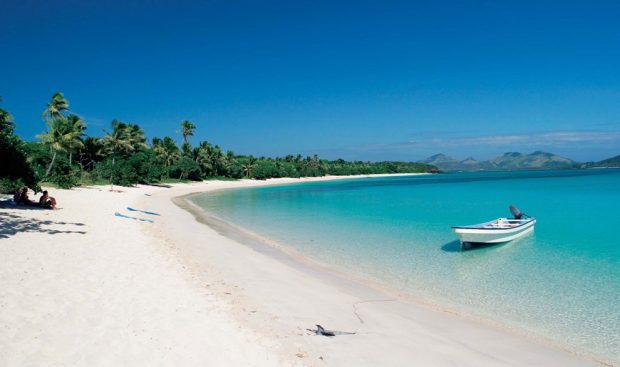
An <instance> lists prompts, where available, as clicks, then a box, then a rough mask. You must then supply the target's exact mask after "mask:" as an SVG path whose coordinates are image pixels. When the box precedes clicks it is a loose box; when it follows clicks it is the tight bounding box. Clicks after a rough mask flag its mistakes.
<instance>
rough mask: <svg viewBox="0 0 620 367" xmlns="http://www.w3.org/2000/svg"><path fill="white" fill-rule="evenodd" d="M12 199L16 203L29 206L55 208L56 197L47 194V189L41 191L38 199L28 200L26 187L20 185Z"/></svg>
mask: <svg viewBox="0 0 620 367" xmlns="http://www.w3.org/2000/svg"><path fill="white" fill-rule="evenodd" d="M13 200H14V201H15V203H16V204H23V205H30V206H39V207H41V208H44V209H56V199H55V198H53V197H51V196H49V193H48V192H47V190H45V191H43V195H41V198H39V201H38V202H37V201H35V200H30V198H29V197H28V188H27V187H20V188H19V189H17V191H15V194H13Z"/></svg>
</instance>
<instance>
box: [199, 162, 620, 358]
mask: <svg viewBox="0 0 620 367" xmlns="http://www.w3.org/2000/svg"><path fill="white" fill-rule="evenodd" d="M192 200H193V201H194V202H195V203H196V204H198V205H200V206H201V207H203V208H204V209H205V210H206V211H208V212H210V213H212V214H214V215H215V216H217V217H219V218H221V219H224V220H226V221H230V222H233V223H236V224H238V225H241V226H243V227H245V228H248V229H250V230H252V231H254V232H256V233H258V234H260V235H263V236H266V237H269V238H271V239H274V240H276V241H278V242H279V243H281V244H284V245H286V246H290V247H292V248H294V249H296V250H298V251H299V252H301V253H302V254H304V255H307V256H309V257H311V258H314V259H316V260H318V261H321V262H323V263H326V264H329V265H331V266H333V267H335V268H337V269H339V270H342V271H346V272H349V273H355V274H357V275H363V276H366V277H370V278H373V279H374V280H377V281H379V282H381V283H384V284H386V285H389V286H390V287H392V288H396V289H398V290H401V291H404V292H408V293H410V294H412V295H414V296H416V297H418V298H425V299H428V300H431V301H433V302H437V303H440V304H444V305H447V306H449V307H454V308H458V309H460V310H465V311H467V312H468V313H473V314H476V315H479V316H482V317H485V318H490V319H493V320H496V321H499V322H502V323H504V324H507V325H512V326H517V327H519V328H521V329H524V330H526V331H528V332H531V333H533V334H536V335H538V336H542V337H545V338H549V339H552V340H554V341H555V342H557V343H560V344H562V345H565V346H569V347H571V348H576V349H578V350H581V351H586V352H590V353H593V354H595V355H598V356H601V357H603V358H605V359H608V360H611V361H615V362H618V361H620V240H619V237H618V235H617V232H618V230H620V170H574V171H527V172H523V171H522V172H476V173H453V174H441V175H424V176H408V177H402V176H401V177H389V178H366V179H355V180H343V181H331V182H319V183H304V184H296V185H286V186H271V187H262V188H251V189H238V190H229V191H222V192H218V193H209V194H203V195H200V196H196V197H194V198H193V199H192ZM509 204H515V205H517V206H518V207H519V208H520V209H522V210H523V211H524V212H526V213H528V214H530V215H532V216H535V217H536V218H537V219H538V223H537V225H536V230H535V233H534V234H532V235H528V236H527V237H524V238H522V239H519V240H517V241H513V242H510V243H508V244H505V245H499V246H493V247H485V248H479V249H474V250H470V251H464V252H461V251H460V249H459V244H458V241H456V236H455V235H454V233H453V232H452V231H451V229H450V227H451V226H453V225H466V224H475V223H479V222H483V221H487V220H490V219H493V218H496V217H500V216H509V215H510V214H509V211H508V205H509Z"/></svg>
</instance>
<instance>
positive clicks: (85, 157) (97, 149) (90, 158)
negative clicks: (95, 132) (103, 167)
mask: <svg viewBox="0 0 620 367" xmlns="http://www.w3.org/2000/svg"><path fill="white" fill-rule="evenodd" d="M103 153H104V152H103V146H102V144H101V139H98V138H95V137H92V136H89V137H87V138H86V139H84V146H83V147H82V148H80V153H79V161H80V166H81V167H82V168H86V169H87V170H88V168H89V167H90V168H92V166H93V165H94V164H95V162H99V161H101V160H103V159H104V154H103Z"/></svg>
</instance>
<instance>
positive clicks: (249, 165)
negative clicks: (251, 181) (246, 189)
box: [241, 156, 256, 178]
mask: <svg viewBox="0 0 620 367" xmlns="http://www.w3.org/2000/svg"><path fill="white" fill-rule="evenodd" d="M241 168H242V169H243V172H244V173H245V175H246V177H247V178H250V176H251V175H252V170H253V169H254V168H256V158H254V157H253V156H249V157H248V160H247V161H246V162H245V164H244V165H243V166H241Z"/></svg>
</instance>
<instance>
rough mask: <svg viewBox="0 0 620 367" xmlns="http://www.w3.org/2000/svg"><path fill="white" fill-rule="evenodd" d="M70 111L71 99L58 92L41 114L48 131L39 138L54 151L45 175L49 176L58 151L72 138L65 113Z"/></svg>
mask: <svg viewBox="0 0 620 367" xmlns="http://www.w3.org/2000/svg"><path fill="white" fill-rule="evenodd" d="M68 111H69V101H68V100H67V99H66V98H65V96H64V95H63V94H62V93H60V92H56V93H54V95H53V96H52V99H51V100H50V101H49V102H48V103H47V106H46V107H45V110H44V111H43V114H42V115H41V118H42V119H43V120H45V122H46V123H47V131H46V132H45V133H44V134H41V135H39V138H41V139H43V141H45V142H46V143H48V144H49V145H50V151H51V152H52V160H51V162H50V164H49V166H47V170H45V176H48V175H49V174H50V172H51V171H52V167H53V166H54V161H55V160H56V154H57V153H58V151H59V150H65V148H66V147H67V145H68V144H69V143H68V142H69V141H70V140H72V138H71V137H70V135H71V133H70V129H69V128H68V124H67V121H66V120H67V119H66V117H65V115H64V114H63V113H66V112H68Z"/></svg>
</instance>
